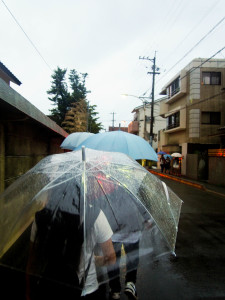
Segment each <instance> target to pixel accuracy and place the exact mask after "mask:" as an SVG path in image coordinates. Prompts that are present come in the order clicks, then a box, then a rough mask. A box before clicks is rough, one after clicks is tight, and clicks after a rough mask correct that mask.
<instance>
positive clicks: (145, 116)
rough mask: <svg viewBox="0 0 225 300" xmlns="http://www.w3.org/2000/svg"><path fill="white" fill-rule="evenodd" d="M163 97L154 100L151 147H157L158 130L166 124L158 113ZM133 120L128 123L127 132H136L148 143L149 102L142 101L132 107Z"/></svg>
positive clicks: (155, 148) (149, 123)
mask: <svg viewBox="0 0 225 300" xmlns="http://www.w3.org/2000/svg"><path fill="white" fill-rule="evenodd" d="M164 99H165V97H163V98H161V99H158V100H155V101H154V113H153V120H154V121H153V134H154V138H153V141H152V147H153V149H154V150H156V151H157V149H158V132H159V131H160V130H161V129H164V128H165V126H166V120H165V119H164V118H162V117H161V116H160V115H159V112H160V103H161V102H162V101H163V100H164ZM132 113H134V120H133V121H132V122H131V123H130V124H129V125H128V132H129V133H133V134H137V135H138V136H140V137H142V138H144V139H145V140H146V141H147V142H149V143H150V128H151V102H150V103H143V105H140V106H137V107H135V108H134V109H133V111H132Z"/></svg>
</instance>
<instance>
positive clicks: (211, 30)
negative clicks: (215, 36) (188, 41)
mask: <svg viewBox="0 0 225 300" xmlns="http://www.w3.org/2000/svg"><path fill="white" fill-rule="evenodd" d="M224 20H225V17H223V18H222V19H221V20H220V21H219V22H218V23H217V24H216V25H215V26H214V27H213V28H212V29H210V31H209V32H208V33H206V34H205V35H204V36H203V37H202V38H201V39H200V40H199V41H198V42H197V43H196V44H195V45H194V46H193V47H192V48H191V49H190V50H189V51H188V52H186V54H185V55H184V56H183V57H182V58H181V59H179V60H178V61H177V62H176V63H175V64H174V65H173V66H172V67H171V68H170V69H169V70H168V71H167V72H166V73H165V74H164V75H163V76H162V77H161V78H160V80H161V79H162V78H163V77H165V76H166V75H167V74H168V72H170V71H171V70H172V69H173V68H174V67H175V66H176V65H178V64H179V63H180V62H181V61H182V60H183V59H184V58H185V57H186V56H187V55H188V54H190V53H191V51H193V50H194V49H195V48H196V47H197V46H198V45H199V44H200V43H201V42H202V41H203V40H204V39H205V38H206V37H207V36H209V35H210V33H212V32H213V31H214V30H215V29H216V28H217V27H218V26H219V25H220V24H221V23H222V22H223V21H224Z"/></svg>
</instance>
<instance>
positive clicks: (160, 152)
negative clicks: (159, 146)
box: [157, 151, 167, 155]
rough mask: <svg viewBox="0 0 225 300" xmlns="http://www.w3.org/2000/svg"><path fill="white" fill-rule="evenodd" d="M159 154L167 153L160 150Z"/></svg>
mask: <svg viewBox="0 0 225 300" xmlns="http://www.w3.org/2000/svg"><path fill="white" fill-rule="evenodd" d="M157 154H160V155H162V154H163V155H164V154H167V153H166V152H164V151H159V152H157Z"/></svg>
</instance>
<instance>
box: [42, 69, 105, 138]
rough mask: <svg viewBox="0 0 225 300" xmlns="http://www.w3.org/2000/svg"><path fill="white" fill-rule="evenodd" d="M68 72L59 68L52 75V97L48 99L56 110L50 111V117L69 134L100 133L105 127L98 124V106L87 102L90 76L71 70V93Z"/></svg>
mask: <svg viewBox="0 0 225 300" xmlns="http://www.w3.org/2000/svg"><path fill="white" fill-rule="evenodd" d="M66 72H67V70H66V69H60V68H59V67H58V68H57V70H55V71H54V73H53V75H52V79H53V81H52V82H51V84H52V85H51V89H50V90H49V91H47V93H48V95H52V97H49V98H48V99H49V100H50V101H52V102H53V105H54V106H55V108H53V109H51V110H50V112H51V115H50V116H49V117H50V118H51V119H53V120H54V121H55V122H56V123H57V124H58V125H59V126H62V127H63V128H64V130H66V131H67V132H68V133H72V132H76V131H79V132H80V131H89V132H93V133H98V132H99V131H100V130H101V129H102V128H103V127H102V124H101V123H100V122H97V121H98V119H99V118H98V117H97V115H98V113H97V112H96V111H95V109H96V105H92V106H89V104H88V102H87V100H86V99H87V94H88V93H90V91H88V90H87V88H86V78H87V75H88V74H87V73H78V72H77V71H76V70H74V69H73V70H71V71H70V74H69V83H70V89H71V92H69V91H68V86H67V83H66Z"/></svg>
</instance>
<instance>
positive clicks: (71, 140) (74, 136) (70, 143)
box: [60, 132, 94, 150]
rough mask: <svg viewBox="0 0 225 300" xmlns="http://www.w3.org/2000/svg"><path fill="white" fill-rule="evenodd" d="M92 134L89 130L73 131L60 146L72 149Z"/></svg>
mask: <svg viewBox="0 0 225 300" xmlns="http://www.w3.org/2000/svg"><path fill="white" fill-rule="evenodd" d="M92 135H94V133H90V132H73V133H71V134H69V135H68V136H67V137H66V138H65V139H64V141H63V142H62V144H61V145H60V147H61V148H62V149H67V150H74V148H76V147H77V146H78V145H80V144H81V143H82V142H83V141H85V140H86V139H87V138H89V137H90V136H92Z"/></svg>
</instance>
